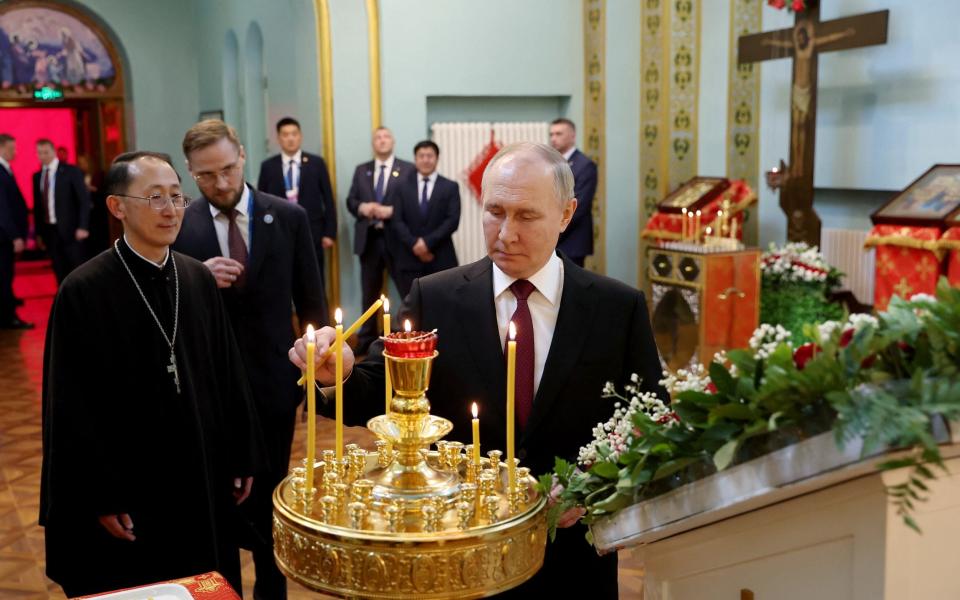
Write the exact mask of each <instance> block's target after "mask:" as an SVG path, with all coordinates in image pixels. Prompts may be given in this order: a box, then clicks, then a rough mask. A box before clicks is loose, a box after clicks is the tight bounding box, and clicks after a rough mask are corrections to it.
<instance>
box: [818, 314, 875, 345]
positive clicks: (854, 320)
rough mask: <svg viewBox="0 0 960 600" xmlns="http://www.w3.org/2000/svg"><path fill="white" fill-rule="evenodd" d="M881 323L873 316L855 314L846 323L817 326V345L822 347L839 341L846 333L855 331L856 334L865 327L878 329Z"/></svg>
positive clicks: (827, 323)
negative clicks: (850, 330)
mask: <svg viewBox="0 0 960 600" xmlns="http://www.w3.org/2000/svg"><path fill="white" fill-rule="evenodd" d="M879 324H880V322H879V321H878V320H877V318H876V317H874V316H873V315H868V314H865V313H854V314H852V315H850V316H848V317H847V320H846V321H824V322H823V323H820V324H819V325H817V343H818V344H820V345H821V346H823V345H825V344H828V343H830V342H831V341H837V340H838V339H839V338H840V336H841V335H843V332H844V331H847V330H849V329H852V330H853V333H854V334H856V333H857V332H858V331H860V330H861V329H863V328H864V327H868V326H869V327H874V328H875V327H877V326H878V325H879Z"/></svg>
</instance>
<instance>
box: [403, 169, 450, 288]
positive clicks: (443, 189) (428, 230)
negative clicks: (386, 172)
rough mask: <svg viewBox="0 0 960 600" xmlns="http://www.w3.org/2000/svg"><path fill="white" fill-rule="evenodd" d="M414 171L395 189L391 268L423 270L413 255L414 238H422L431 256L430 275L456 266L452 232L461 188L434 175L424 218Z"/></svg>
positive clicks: (417, 177)
mask: <svg viewBox="0 0 960 600" xmlns="http://www.w3.org/2000/svg"><path fill="white" fill-rule="evenodd" d="M419 178H420V174H419V173H417V172H416V171H414V172H413V173H411V174H410V175H409V176H408V177H407V178H406V179H405V180H403V181H402V183H401V184H400V185H399V186H397V187H398V188H399V189H397V193H396V195H395V196H394V200H393V218H392V219H390V232H389V235H388V244H389V246H390V255H391V256H392V257H393V261H394V265H395V267H396V268H397V269H399V270H402V271H403V270H406V271H417V270H419V269H424V268H425V267H426V264H425V263H423V262H421V261H420V259H419V258H417V256H416V255H415V254H414V253H413V245H414V244H415V243H416V242H417V238H423V241H424V242H426V244H427V248H429V249H430V252H432V253H433V256H434V259H433V262H431V263H430V267H429V269H430V271H431V272H436V271H440V270H443V269H449V268H451V267H455V266H457V253H456V251H455V250H454V249H453V237H452V236H453V232H454V231H456V230H457V227H459V226H460V186H458V185H457V183H456V182H454V181H450V180H449V179H447V178H446V177H444V176H443V175H437V181H436V182H435V183H434V184H433V191H431V193H430V201H429V204H428V208H427V214H426V216H424V214H423V213H422V212H420V199H419V197H418V195H417V179H419Z"/></svg>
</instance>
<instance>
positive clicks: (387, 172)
mask: <svg viewBox="0 0 960 600" xmlns="http://www.w3.org/2000/svg"><path fill="white" fill-rule="evenodd" d="M393 159H394V155H393V154H391V155H390V158H388V159H387V160H380V159H379V158H375V159H373V190H374V192H376V190H377V178H378V177H380V165H383V166H384V167H386V168H385V169H384V170H383V193H384V194H386V193H387V188H388V187H389V186H390V177H391V176H393Z"/></svg>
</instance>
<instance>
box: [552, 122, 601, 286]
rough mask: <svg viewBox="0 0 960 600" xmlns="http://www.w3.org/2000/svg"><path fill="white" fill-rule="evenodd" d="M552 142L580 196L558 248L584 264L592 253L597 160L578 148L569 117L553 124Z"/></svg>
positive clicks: (573, 259) (576, 193) (573, 127)
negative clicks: (564, 160) (571, 173)
mask: <svg viewBox="0 0 960 600" xmlns="http://www.w3.org/2000/svg"><path fill="white" fill-rule="evenodd" d="M550 145H551V146H553V149H554V150H556V151H557V152H559V153H560V154H562V155H563V158H564V159H566V161H567V162H568V163H569V164H570V169H571V170H572V171H573V182H574V183H573V189H574V194H575V197H576V199H577V212H576V213H575V214H574V215H573V219H572V220H571V221H570V226H569V227H567V230H566V231H564V232H563V233H561V234H560V243H559V244H558V245H557V248H559V249H560V250H561V251H563V253H564V254H566V255H567V256H568V257H570V260H572V261H573V262H575V263H577V264H578V265H579V266H581V267H582V266H583V260H584V258H586V257H587V256H589V255H591V254H593V197H594V195H595V194H596V193H597V163H595V162H593V161H592V160H590V159H589V158H587V155H586V154H584V153H583V152H580V151H579V150H577V128H576V126H575V125H574V124H573V121H571V120H570V119H563V118H561V119H556V120H554V121H553V122H552V123H550Z"/></svg>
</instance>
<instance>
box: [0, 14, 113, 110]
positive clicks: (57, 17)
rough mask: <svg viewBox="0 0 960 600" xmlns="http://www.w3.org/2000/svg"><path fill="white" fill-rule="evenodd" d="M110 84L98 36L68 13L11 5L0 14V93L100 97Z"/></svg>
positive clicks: (110, 71) (110, 66) (110, 73)
mask: <svg viewBox="0 0 960 600" xmlns="http://www.w3.org/2000/svg"><path fill="white" fill-rule="evenodd" d="M115 79H116V69H115V68H114V64H113V60H112V59H111V57H110V53H109V52H108V51H107V49H106V47H105V46H104V43H103V41H102V40H101V39H100V37H99V35H98V34H97V33H96V32H95V31H93V30H92V29H91V28H90V27H88V26H87V25H85V24H84V23H82V22H81V21H80V20H79V19H77V18H76V17H74V16H73V15H71V14H70V13H68V12H65V11H63V10H59V9H57V8H54V7H49V8H48V7H45V6H36V5H24V6H17V5H15V4H14V5H11V6H10V7H9V8H6V9H5V10H0V89H3V90H10V89H28V88H31V87H33V88H36V87H43V86H60V87H64V88H71V89H74V90H84V91H103V90H106V89H107V88H109V87H110V86H111V85H113V82H114V80H115Z"/></svg>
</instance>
